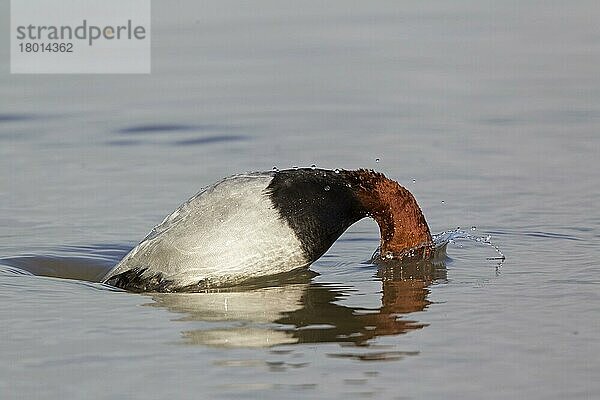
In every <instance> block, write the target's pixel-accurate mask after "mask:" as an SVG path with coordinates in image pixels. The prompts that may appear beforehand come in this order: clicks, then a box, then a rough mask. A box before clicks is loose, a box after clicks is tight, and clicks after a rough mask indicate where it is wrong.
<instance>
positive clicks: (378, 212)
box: [347, 170, 432, 256]
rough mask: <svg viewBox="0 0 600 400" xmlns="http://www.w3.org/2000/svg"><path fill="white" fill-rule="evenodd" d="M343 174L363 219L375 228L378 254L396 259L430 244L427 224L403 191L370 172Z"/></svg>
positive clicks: (384, 178)
mask: <svg viewBox="0 0 600 400" xmlns="http://www.w3.org/2000/svg"><path fill="white" fill-rule="evenodd" d="M347 174H348V175H347V176H348V179H349V181H350V182H351V184H352V188H353V190H354V192H355V193H356V196H357V197H358V199H359V201H360V203H361V204H362V206H363V207H364V210H365V213H366V216H369V217H371V218H373V219H374V220H375V221H376V222H377V224H378V225H379V230H380V232H381V246H380V251H381V254H382V255H392V256H397V255H401V254H403V253H404V252H405V251H407V250H409V249H411V248H415V247H419V246H422V245H424V244H430V243H431V241H432V239H431V233H430V231H429V226H427V221H425V217H424V216H423V213H422V212H421V209H420V208H419V205H418V204H417V201H416V200H415V198H414V197H413V195H412V194H411V193H410V192H409V191H408V190H407V189H406V188H404V187H402V186H400V185H399V184H398V183H397V182H395V181H393V180H391V179H388V178H386V177H385V176H384V175H383V174H380V173H377V172H374V171H369V170H357V171H347Z"/></svg>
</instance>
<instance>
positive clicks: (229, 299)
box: [150, 261, 446, 347]
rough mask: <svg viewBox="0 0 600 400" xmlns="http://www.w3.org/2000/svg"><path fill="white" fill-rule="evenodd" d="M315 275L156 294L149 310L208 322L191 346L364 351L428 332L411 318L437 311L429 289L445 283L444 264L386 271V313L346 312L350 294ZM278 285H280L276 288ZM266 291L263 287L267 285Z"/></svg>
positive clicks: (191, 334)
mask: <svg viewBox="0 0 600 400" xmlns="http://www.w3.org/2000/svg"><path fill="white" fill-rule="evenodd" d="M313 277H314V275H311V274H310V273H308V272H304V273H301V274H299V275H296V276H292V277H291V278H290V277H288V279H287V282H285V283H282V281H281V280H279V281H278V285H277V286H267V287H246V288H244V290H242V289H240V288H237V289H236V291H221V292H215V293H181V294H174V293H161V294H154V295H152V298H153V299H154V301H155V302H153V303H151V304H150V305H153V306H158V307H164V308H167V309H168V310H170V311H172V312H176V313H182V314H184V317H183V318H182V319H183V320H186V321H203V322H205V323H207V324H206V326H205V327H203V329H197V330H192V331H186V332H184V333H183V335H184V340H185V342H186V343H190V344H202V345H209V346H219V347H268V346H275V345H281V344H294V343H319V342H339V343H349V344H354V345H359V346H364V345H368V344H369V340H370V339H373V338H376V337H378V336H384V335H399V334H402V333H406V332H408V331H411V330H415V329H421V328H423V327H425V326H427V325H426V324H423V323H419V322H418V321H414V320H412V319H411V318H410V317H409V316H408V315H407V314H410V313H414V312H416V311H422V310H424V309H425V308H427V306H428V305H429V304H430V302H429V300H428V299H427V297H428V295H429V288H428V287H429V286H430V285H431V284H432V283H433V282H436V281H440V280H444V279H446V269H445V264H444V262H443V261H436V262H432V261H420V262H417V263H412V264H403V265H398V264H388V265H380V266H379V267H378V270H377V277H378V278H379V279H380V281H381V284H382V291H381V293H382V295H381V306H380V307H379V308H361V307H349V306H345V305H341V304H339V301H340V300H341V299H342V298H344V297H346V296H347V293H345V291H344V289H341V288H335V287H332V286H333V285H323V284H318V283H313V282H311V281H312V278H313ZM272 283H274V282H272ZM262 284H263V285H264V282H263V283H262Z"/></svg>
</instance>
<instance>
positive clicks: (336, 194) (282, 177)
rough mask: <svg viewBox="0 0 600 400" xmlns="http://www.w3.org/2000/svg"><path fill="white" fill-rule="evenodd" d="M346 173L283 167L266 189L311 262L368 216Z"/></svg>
mask: <svg viewBox="0 0 600 400" xmlns="http://www.w3.org/2000/svg"><path fill="white" fill-rule="evenodd" d="M345 172H346V171H339V172H337V171H330V170H322V169H310V168H302V169H291V170H283V171H279V172H277V173H275V174H274V176H273V179H272V181H271V183H270V184H269V186H268V187H267V189H266V191H267V194H268V196H269V197H270V199H271V201H272V202H273V206H274V207H275V209H276V210H277V211H278V212H279V215H280V216H281V218H282V219H284V220H285V221H286V222H287V223H288V224H289V226H290V227H291V228H292V229H293V231H294V233H295V234H296V236H297V237H298V239H299V240H300V242H301V244H302V248H303V250H304V252H305V253H306V256H307V257H308V259H309V260H310V261H311V262H312V261H315V260H316V259H317V258H319V257H321V256H322V255H323V254H324V253H325V252H326V251H327V250H328V249H329V248H330V247H331V245H332V244H333V242H335V241H336V239H337V238H338V237H340V235H341V234H342V233H343V232H344V231H345V230H346V229H348V227H349V226H350V225H352V224H353V223H355V222H356V221H358V220H359V219H361V218H363V217H364V216H365V213H364V208H363V207H362V205H361V203H360V201H359V200H358V198H357V197H356V195H355V193H354V191H353V189H352V187H351V185H350V183H349V181H348V179H347V177H346V173H345Z"/></svg>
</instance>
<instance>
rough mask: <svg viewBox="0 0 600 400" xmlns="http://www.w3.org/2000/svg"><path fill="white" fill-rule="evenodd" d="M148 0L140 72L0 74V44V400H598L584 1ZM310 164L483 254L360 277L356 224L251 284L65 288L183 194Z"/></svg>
mask: <svg viewBox="0 0 600 400" xmlns="http://www.w3.org/2000/svg"><path fill="white" fill-rule="evenodd" d="M5 3H7V2H5ZM5 3H3V4H2V5H1V6H0V10H2V13H1V14H2V15H8V9H7V7H8V5H7V4H5ZM153 6H154V20H153V32H152V40H153V68H152V71H153V73H152V74H151V75H148V76H101V75H98V76H93V75H92V76H83V75H81V76H79V75H56V76H55V75H38V76H18V75H9V74H8V71H9V67H8V48H6V45H7V43H6V41H4V42H3V43H2V44H1V46H2V47H0V53H1V54H2V58H1V60H2V61H1V63H0V94H1V96H0V258H1V260H0V265H1V266H0V299H1V301H0V321H1V325H2V330H1V333H2V340H1V341H0V360H1V361H2V362H1V363H0V398H2V399H5V398H6V399H13V398H15V399H16V398H24V399H25V398H26V399H33V398H44V399H47V398H72V399H78V398H89V397H93V398H107V399H108V398H111V399H112V398H130V397H131V398H144V399H154V398H156V399H162V398H166V397H169V398H171V397H172V398H219V397H220V398H232V397H235V398H244V397H245V398H299V397H309V398H336V397H341V396H344V397H349V398H350V397H357V398H361V397H367V398H369V397H370V398H386V399H387V398H402V399H405V398H410V399H418V398H427V399H433V398H440V399H480V398H499V399H504V398H514V397H517V398H527V399H536V398H539V399H542V398H543V399H564V398H569V399H590V398H596V397H598V396H600V383H599V381H598V379H597V375H598V370H599V369H600V362H599V361H598V360H600V357H599V356H600V344H598V332H599V331H600V322H599V321H600V266H598V261H597V258H598V255H599V250H600V246H599V244H598V243H599V242H600V214H599V213H598V207H597V205H596V201H597V199H598V198H600V179H599V178H598V172H597V171H598V157H599V156H600V133H599V132H600V106H599V104H600V74H598V66H599V65H600V28H599V25H598V23H597V16H598V12H600V8H599V7H598V5H597V3H596V2H592V1H589V2H585V1H582V2H577V3H566V2H565V3H556V2H552V3H551V2H541V1H540V2H537V1H527V2H512V1H507V2H481V1H477V2H475V1H473V2H470V1H458V2H442V1H438V2H417V3H403V4H400V3H397V2H388V3H383V2H382V3H378V4H372V3H367V2H364V3H359V4H350V3H347V2H328V3H326V4H322V3H312V2H308V3H307V2H302V3H295V4H283V3H280V2H266V3H261V4H258V3H247V4H246V3H243V4H238V3H235V2H219V3H216V2H215V3H212V4H205V3H202V4H200V3H198V4H196V2H192V1H183V2H178V3H177V6H176V7H174V6H172V5H171V3H167V2H154V4H153ZM7 23H8V21H6V20H5V19H4V20H3V21H2V22H0V25H1V27H2V31H7V29H6V27H7V25H6V24H7ZM376 159H378V160H379V161H376ZM311 164H317V165H318V166H319V167H324V168H358V167H368V168H376V169H378V170H380V171H382V172H384V173H386V174H387V175H388V176H389V177H392V178H394V179H397V180H398V181H400V182H401V183H403V184H404V185H405V186H406V187H407V188H408V189H410V190H411V191H412V192H413V193H414V194H415V196H416V198H417V200H418V201H419V203H420V205H421V206H422V208H423V210H424V213H425V216H426V218H427V220H428V222H429V224H430V226H431V228H432V231H433V232H442V231H447V230H452V229H455V228H456V227H458V226H460V227H461V229H462V230H463V231H465V232H469V233H471V234H473V235H476V236H478V237H483V238H485V237H487V236H488V235H490V236H491V241H492V242H493V243H494V244H496V245H498V246H499V248H500V250H501V251H502V252H503V253H504V255H505V256H506V260H505V261H504V263H502V264H501V265H499V261H498V260H490V259H488V258H494V257H496V256H497V253H496V252H495V251H494V249H493V248H491V247H490V246H485V245H482V244H481V243H478V242H475V241H472V240H464V239H463V240H461V239H457V240H456V241H455V242H454V243H451V244H449V245H448V248H447V255H448V257H447V258H446V259H443V260H441V261H440V262H439V263H428V264H427V263H426V264H419V265H416V266H413V267H412V268H403V269H398V268H394V267H388V268H385V267H384V268H377V267H376V266H374V265H372V264H370V263H369V259H370V256H371V254H372V253H373V251H374V250H375V248H376V247H377V244H378V232H377V227H376V225H375V224H374V223H373V222H371V221H366V220H365V221H362V222H360V223H358V224H356V225H355V226H353V227H352V228H351V229H350V230H349V231H348V232H347V233H346V234H345V235H344V236H342V238H341V239H340V240H339V241H338V242H337V243H336V244H335V245H334V247H333V248H332V249H331V250H330V251H329V252H328V253H327V254H326V255H325V256H324V257H323V258H321V259H320V260H319V261H317V262H316V263H315V264H314V265H313V266H312V268H311V271H312V273H309V272H307V273H306V274H301V275H299V276H298V275H295V276H289V277H282V278H281V279H279V280H274V281H273V282H270V283H269V284H268V285H262V286H257V287H247V288H245V290H239V291H234V292H218V293H205V294H170V295H166V294H165V295H151V294H148V295H138V294H130V293H126V292H122V291H115V290H111V289H110V288H108V287H106V286H103V285H99V284H97V283H90V282H88V281H93V280H94V279H95V277H98V276H99V275H100V274H101V273H102V272H103V271H105V270H106V269H108V268H110V266H111V265H113V264H114V263H116V262H117V261H118V260H119V259H120V257H122V256H123V255H124V254H125V253H126V252H127V251H128V250H129V249H130V248H131V247H133V246H134V245H135V244H136V243H137V242H138V241H139V240H141V239H142V238H143V237H144V235H145V234H146V233H147V232H148V231H149V230H150V229H151V228H152V226H154V225H155V224H157V223H158V222H160V221H161V220H162V218H163V217H164V216H165V215H166V214H168V213H169V212H170V211H172V210H173V209H174V208H175V207H176V206H177V205H178V204H180V203H181V202H183V201H184V200H185V199H187V198H188V197H190V196H191V195H192V194H194V193H195V192H197V191H198V190H199V189H200V188H201V187H202V186H206V185H208V184H211V183H213V182H215V181H216V180H218V179H220V178H221V177H224V176H227V175H231V174H234V173H239V172H244V171H252V170H270V169H272V168H273V166H274V165H275V166H278V167H280V168H286V167H291V166H293V165H299V166H306V165H311ZM472 226H475V227H476V229H475V231H471V227H472ZM240 239H241V240H243V238H240ZM25 270H28V271H31V272H33V273H35V274H42V275H49V276H64V275H65V273H67V274H69V275H70V276H71V277H78V278H79V279H78V280H77V279H68V280H67V279H59V278H52V277H41V276H34V275H32V274H31V273H29V272H26V271H25Z"/></svg>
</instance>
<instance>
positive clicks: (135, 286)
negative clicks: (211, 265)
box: [104, 268, 207, 293]
mask: <svg viewBox="0 0 600 400" xmlns="http://www.w3.org/2000/svg"><path fill="white" fill-rule="evenodd" d="M146 271H147V268H133V269H130V270H127V271H125V272H121V273H120V274H117V275H114V276H111V277H110V278H109V279H107V280H106V281H105V282H104V283H106V284H108V285H111V286H115V287H118V288H121V289H124V290H127V291H130V292H136V293H143V292H162V293H168V292H200V291H202V290H206V288H207V285H206V283H205V282H204V281H202V282H198V283H197V284H195V285H189V286H177V285H176V282H174V281H172V280H169V279H165V278H164V277H163V274H161V273H160V272H159V273H156V274H154V275H150V276H142V275H143V274H144V273H145V272H146Z"/></svg>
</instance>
